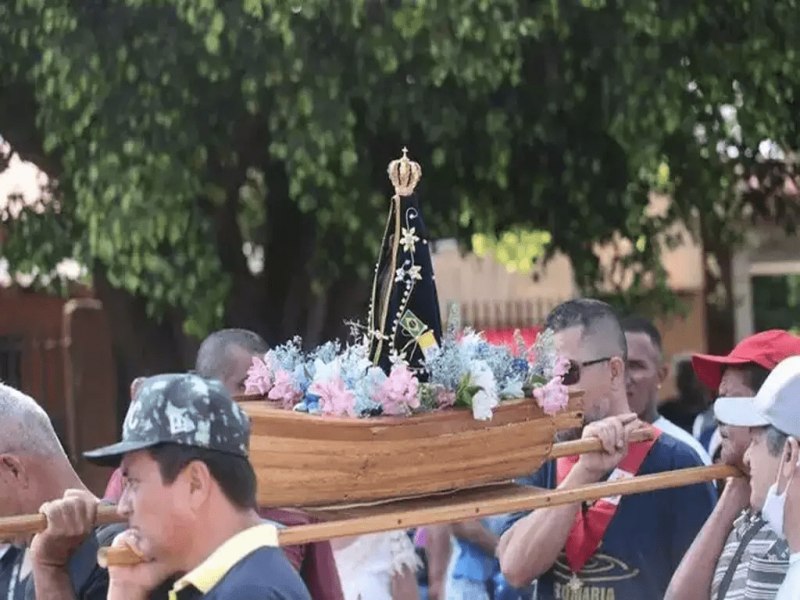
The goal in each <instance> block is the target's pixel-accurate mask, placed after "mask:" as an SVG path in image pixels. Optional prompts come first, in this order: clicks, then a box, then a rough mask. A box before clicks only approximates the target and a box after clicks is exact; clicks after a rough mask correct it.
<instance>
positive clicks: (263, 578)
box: [206, 546, 310, 600]
mask: <svg viewBox="0 0 800 600" xmlns="http://www.w3.org/2000/svg"><path fill="white" fill-rule="evenodd" d="M234 597H235V598H237V599H240V600H249V599H250V598H253V599H255V598H258V599H260V600H273V599H274V600H279V599H280V600H309V599H310V596H309V595H308V591H307V590H306V587H305V585H304V584H303V582H302V580H301V579H300V576H299V575H298V574H297V572H296V571H295V570H294V569H293V568H292V566H291V565H290V564H289V561H288V560H287V559H286V556H285V555H284V553H283V551H282V550H281V549H280V548H273V547H267V546H265V547H262V548H258V549H256V550H254V551H253V552H251V553H250V554H248V555H247V556H245V557H244V558H242V560H240V561H239V562H238V563H237V564H236V565H235V566H234V567H233V568H232V569H231V570H230V571H228V573H227V574H226V575H225V577H223V578H222V580H221V581H220V582H219V583H218V584H217V585H216V586H215V587H214V589H212V590H211V592H209V593H208V594H206V598H209V599H213V598H234Z"/></svg>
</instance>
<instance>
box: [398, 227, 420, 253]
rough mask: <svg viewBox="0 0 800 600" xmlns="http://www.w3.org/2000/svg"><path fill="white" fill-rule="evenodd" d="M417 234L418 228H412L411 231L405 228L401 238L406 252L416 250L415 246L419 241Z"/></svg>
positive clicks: (401, 243)
mask: <svg viewBox="0 0 800 600" xmlns="http://www.w3.org/2000/svg"><path fill="white" fill-rule="evenodd" d="M416 232H417V228H416V227H412V228H411V229H406V228H405V227H403V236H402V237H401V238H400V245H401V246H403V250H405V251H406V252H411V251H412V250H414V246H415V245H416V243H417V242H418V241H419V238H418V237H417V235H416Z"/></svg>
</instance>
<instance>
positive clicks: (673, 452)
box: [642, 434, 703, 473]
mask: <svg viewBox="0 0 800 600" xmlns="http://www.w3.org/2000/svg"><path fill="white" fill-rule="evenodd" d="M702 466H703V461H702V460H701V459H700V457H699V456H698V455H697V452H695V451H694V450H693V449H692V448H691V447H690V446H689V445H688V444H686V443H685V442H682V441H680V440H678V439H676V438H674V437H672V436H671V435H669V434H666V435H664V434H662V435H660V436H658V439H657V440H656V441H655V443H654V444H653V447H652V448H651V449H650V453H649V454H648V455H647V458H646V459H645V463H644V465H643V469H642V470H643V471H644V472H648V473H658V472H660V471H670V470H672V469H683V468H686V467H702Z"/></svg>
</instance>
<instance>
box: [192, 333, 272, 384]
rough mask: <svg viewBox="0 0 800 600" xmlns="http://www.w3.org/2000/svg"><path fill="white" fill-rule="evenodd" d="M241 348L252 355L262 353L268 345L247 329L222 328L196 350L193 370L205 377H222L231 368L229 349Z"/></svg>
mask: <svg viewBox="0 0 800 600" xmlns="http://www.w3.org/2000/svg"><path fill="white" fill-rule="evenodd" d="M231 348H241V349H242V350H245V351H247V352H249V353H250V354H252V355H254V356H255V355H263V354H266V353H267V351H268V350H269V345H268V344H267V342H265V341H264V340H263V338H262V337H261V336H260V335H258V334H257V333H255V332H253V331H248V330H247V329H222V330H220V331H215V332H214V333H212V334H211V335H209V336H208V337H207V338H206V339H204V340H203V343H202V344H200V350H198V352H197V361H196V364H195V371H196V373H197V374H198V375H200V376H201V377H205V378H206V379H222V378H223V377H225V376H226V375H227V374H228V371H229V370H230V368H231V363H230V359H229V354H228V352H229V350H230V349H231Z"/></svg>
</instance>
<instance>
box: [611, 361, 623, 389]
mask: <svg viewBox="0 0 800 600" xmlns="http://www.w3.org/2000/svg"><path fill="white" fill-rule="evenodd" d="M608 366H609V368H610V369H611V382H612V383H615V384H621V385H623V386H624V385H625V361H624V360H622V358H621V357H619V356H612V357H611V358H610V359H609V361H608Z"/></svg>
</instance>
